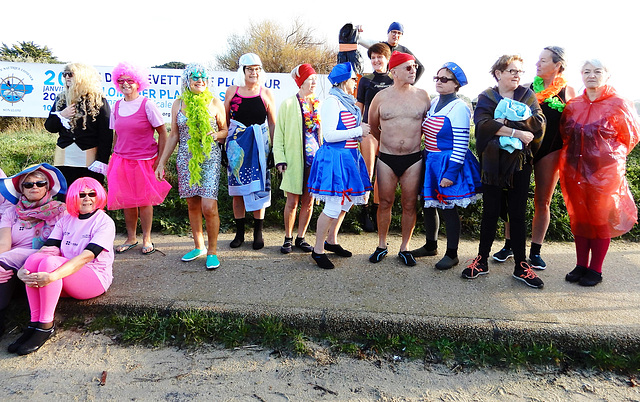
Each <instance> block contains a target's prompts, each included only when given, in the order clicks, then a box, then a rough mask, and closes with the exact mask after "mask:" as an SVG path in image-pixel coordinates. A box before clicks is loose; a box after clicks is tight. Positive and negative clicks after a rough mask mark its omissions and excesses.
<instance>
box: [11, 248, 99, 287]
mask: <svg viewBox="0 0 640 402" xmlns="http://www.w3.org/2000/svg"><path fill="white" fill-rule="evenodd" d="M95 258H96V256H95V255H94V254H93V252H91V251H89V250H82V252H81V253H80V255H77V256H75V257H73V258H71V259H70V260H67V262H65V263H64V264H62V265H60V266H59V267H58V268H57V269H56V270H55V271H53V272H35V273H31V272H29V271H27V270H26V269H24V267H23V268H20V270H19V271H18V277H19V278H20V279H21V280H22V281H23V282H24V283H25V284H26V285H27V286H29V287H44V286H47V285H48V284H50V283H51V282H55V281H57V280H60V279H62V278H66V277H67V276H69V275H72V274H75V273H76V272H78V271H79V270H80V269H81V268H82V267H83V266H84V265H85V264H87V263H89V262H91V261H93V260H94V259H95Z"/></svg>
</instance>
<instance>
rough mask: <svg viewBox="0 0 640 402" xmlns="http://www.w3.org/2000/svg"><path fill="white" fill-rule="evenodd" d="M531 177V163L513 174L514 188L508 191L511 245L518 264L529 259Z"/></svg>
mask: <svg viewBox="0 0 640 402" xmlns="http://www.w3.org/2000/svg"><path fill="white" fill-rule="evenodd" d="M530 179H531V165H525V166H524V167H523V169H522V170H521V171H519V172H516V173H514V174H513V188H512V189H509V190H508V191H507V197H508V200H507V202H508V204H509V207H508V209H509V223H510V231H511V246H512V249H513V256H514V260H515V263H516V266H518V265H520V263H521V262H526V260H527V258H526V253H525V247H526V240H527V227H526V212H527V196H528V193H529V182H530Z"/></svg>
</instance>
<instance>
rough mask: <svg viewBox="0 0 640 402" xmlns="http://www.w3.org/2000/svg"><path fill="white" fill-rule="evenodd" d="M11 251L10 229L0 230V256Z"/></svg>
mask: <svg viewBox="0 0 640 402" xmlns="http://www.w3.org/2000/svg"><path fill="white" fill-rule="evenodd" d="M9 250H11V228H10V227H4V228H0V254H2V253H4V252H6V251H9Z"/></svg>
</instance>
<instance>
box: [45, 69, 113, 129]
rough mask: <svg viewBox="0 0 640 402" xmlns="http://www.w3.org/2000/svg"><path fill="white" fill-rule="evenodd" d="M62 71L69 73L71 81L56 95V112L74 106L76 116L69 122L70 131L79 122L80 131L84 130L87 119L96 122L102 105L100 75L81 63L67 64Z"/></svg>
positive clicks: (102, 96)
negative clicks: (71, 75)
mask: <svg viewBox="0 0 640 402" xmlns="http://www.w3.org/2000/svg"><path fill="white" fill-rule="evenodd" d="M64 71H65V72H71V73H72V74H73V80H72V82H71V86H69V87H66V88H65V90H64V91H62V93H60V94H59V95H58V102H57V103H56V110H57V111H60V110H63V109H64V108H65V107H67V106H70V105H75V106H76V114H75V115H74V116H73V117H72V118H71V119H70V121H69V124H70V125H71V130H72V131H73V130H75V128H76V126H77V125H78V122H81V124H82V129H83V130H86V128H87V119H88V118H89V117H91V121H96V117H97V116H98V114H99V113H100V108H101V107H102V105H103V103H104V102H103V98H104V95H103V94H102V86H101V83H100V75H99V74H98V71H97V70H96V69H95V68H94V67H92V66H89V65H86V64H81V63H70V64H67V65H66V66H65V67H64Z"/></svg>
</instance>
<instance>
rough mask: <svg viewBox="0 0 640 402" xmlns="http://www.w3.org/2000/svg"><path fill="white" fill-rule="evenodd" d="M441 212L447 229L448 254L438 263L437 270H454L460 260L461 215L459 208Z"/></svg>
mask: <svg viewBox="0 0 640 402" xmlns="http://www.w3.org/2000/svg"><path fill="white" fill-rule="evenodd" d="M439 212H441V213H442V216H443V217H444V224H445V227H446V228H447V252H446V253H445V255H444V257H442V259H441V260H440V261H438V262H437V263H436V269H439V270H445V269H450V268H453V267H454V266H455V265H457V264H458V263H459V262H460V260H459V259H458V243H459V242H460V215H458V207H453V208H451V209H441V210H439Z"/></svg>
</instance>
